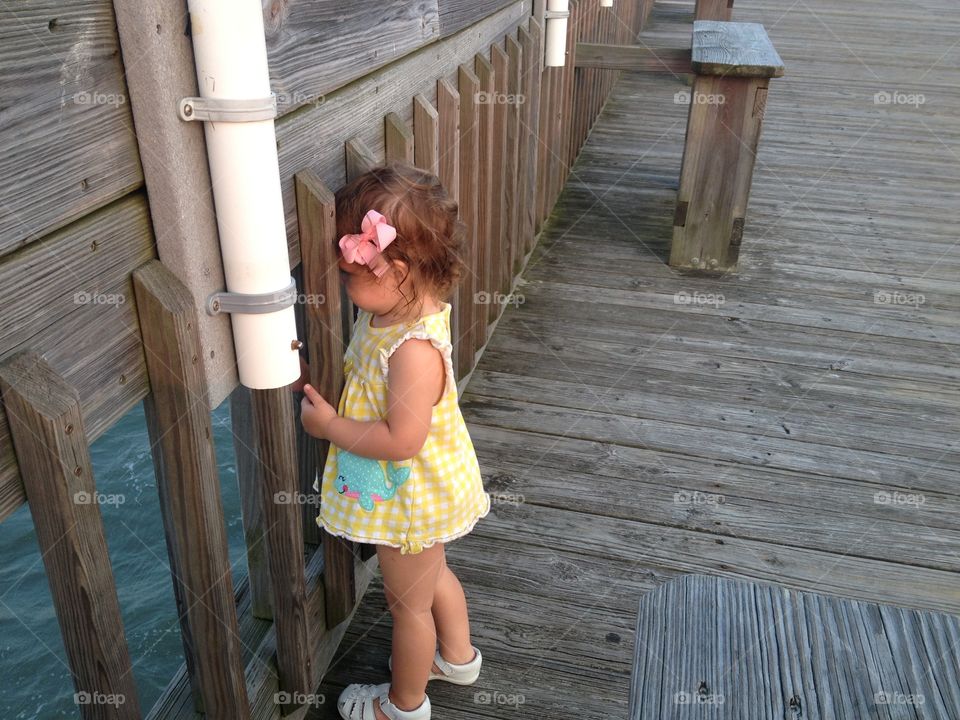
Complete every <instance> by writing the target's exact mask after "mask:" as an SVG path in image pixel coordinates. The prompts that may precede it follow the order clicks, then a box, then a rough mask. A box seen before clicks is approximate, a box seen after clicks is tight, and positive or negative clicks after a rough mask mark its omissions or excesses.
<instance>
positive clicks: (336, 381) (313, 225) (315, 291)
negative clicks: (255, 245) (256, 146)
mask: <svg viewBox="0 0 960 720" xmlns="http://www.w3.org/2000/svg"><path fill="white" fill-rule="evenodd" d="M296 182H297V213H298V215H299V217H300V243H301V251H302V253H303V271H304V291H305V292H306V293H307V296H308V297H310V296H313V297H316V298H320V297H322V298H323V302H322V303H320V302H317V303H313V304H308V305H307V308H306V311H307V315H306V317H307V333H306V337H307V361H308V363H309V365H310V383H311V384H312V385H313V386H314V387H315V388H317V390H318V391H319V393H320V394H321V395H322V396H323V397H324V398H326V400H327V402H329V403H331V404H332V405H333V406H334V407H339V406H340V395H341V393H342V392H343V383H344V377H343V332H342V323H341V317H342V315H341V306H340V278H339V273H338V266H337V252H336V246H335V245H334V241H335V240H336V232H337V224H336V202H335V199H334V195H333V193H332V192H331V191H330V190H329V189H328V188H327V187H326V186H325V185H324V184H323V182H322V181H321V180H320V178H318V177H317V175H316V174H315V173H314V172H312V171H310V170H304V171H301V172H299V173H297V176H296ZM315 443H316V445H317V450H316V452H317V459H318V462H317V466H316V472H317V486H318V487H321V484H322V481H323V477H322V476H323V468H324V466H325V464H326V458H327V454H328V453H329V451H330V443H329V442H328V441H326V440H315ZM310 484H311V485H312V484H313V483H312V480H311V483H310ZM309 492H310V497H315V498H316V499H317V502H316V503H315V504H310V505H309V507H308V510H309V512H308V516H309V517H308V518H305V519H304V522H306V523H308V526H312V529H311V532H310V534H309V535H310V536H311V537H312V536H314V532H315V533H316V534H318V535H319V534H320V528H319V526H318V524H317V515H318V512H319V494H317V493H315V492H314V491H313V489H312V487H311V488H310V490H309ZM314 529H315V530H314ZM322 544H323V558H324V566H325V569H324V590H325V606H326V607H325V625H326V627H329V628H332V627H335V626H336V625H338V624H339V623H340V622H342V621H343V619H344V618H346V617H347V616H348V615H349V614H350V613H351V612H352V611H353V607H354V605H355V603H356V591H357V588H356V578H355V576H354V548H353V544H352V543H351V542H350V541H349V540H345V539H343V538H340V537H337V536H335V535H330V534H329V533H322Z"/></svg>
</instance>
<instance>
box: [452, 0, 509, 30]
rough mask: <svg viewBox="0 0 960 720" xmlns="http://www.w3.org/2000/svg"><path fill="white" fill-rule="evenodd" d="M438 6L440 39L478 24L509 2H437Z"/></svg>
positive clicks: (484, 0)
mask: <svg viewBox="0 0 960 720" xmlns="http://www.w3.org/2000/svg"><path fill="white" fill-rule="evenodd" d="M438 4H439V6H440V37H447V36H448V35H451V34H453V33H455V32H459V31H460V30H463V29H464V28H466V27H468V26H470V25H473V24H474V23H476V22H479V21H480V20H482V19H483V18H485V17H488V16H489V15H492V14H493V13H495V12H496V11H497V10H500V9H501V8H503V7H505V6H507V5H509V4H510V0H438Z"/></svg>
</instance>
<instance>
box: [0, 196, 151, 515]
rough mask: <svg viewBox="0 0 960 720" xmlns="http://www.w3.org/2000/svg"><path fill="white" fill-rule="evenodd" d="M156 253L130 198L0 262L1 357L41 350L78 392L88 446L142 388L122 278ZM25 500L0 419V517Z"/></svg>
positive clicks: (140, 209)
mask: <svg viewBox="0 0 960 720" xmlns="http://www.w3.org/2000/svg"><path fill="white" fill-rule="evenodd" d="M155 253H156V249H155V247H154V240H153V233H152V231H151V229H150V215H149V213H148V212H147V202H146V197H145V196H143V195H142V194H141V193H134V194H132V195H131V196H129V197H126V198H124V199H122V200H119V201H117V202H116V203H113V204H111V205H109V206H107V207H105V208H102V209H100V210H97V211H96V212H94V213H92V214H90V215H89V216H87V217H85V218H83V219H82V220H79V221H77V222H75V223H72V224H71V225H69V226H67V227H65V228H63V229H62V230H59V231H57V232H55V233H53V234H51V235H49V236H47V237H45V238H44V239H43V240H40V241H38V242H36V243H31V244H30V245H29V246H27V247H25V248H23V249H21V250H19V251H17V252H16V253H13V254H11V255H8V256H6V257H5V258H3V260H2V261H0V287H2V288H3V289H4V290H3V303H2V304H3V312H2V313H0V356H6V355H8V354H12V353H13V352H16V351H17V350H20V349H26V348H31V347H32V348H36V349H37V351H38V352H41V353H42V354H43V356H44V358H45V359H46V360H47V362H49V363H50V365H51V366H53V368H54V369H55V370H56V371H57V373H59V374H60V375H62V376H63V377H64V379H65V380H66V381H67V382H68V383H69V384H70V385H71V386H73V387H74V388H76V390H77V392H78V393H79V394H80V407H81V411H82V412H83V421H84V427H85V428H86V431H87V437H88V439H89V440H90V441H91V442H93V441H94V440H96V439H97V438H98V437H100V436H101V435H102V434H103V433H104V432H105V431H106V430H107V428H109V427H110V426H111V425H113V424H114V423H115V422H116V421H117V420H119V419H120V418H121V417H123V416H124V414H126V413H127V412H128V411H129V410H130V408H132V407H134V406H135V405H137V404H138V403H139V402H140V401H141V400H142V399H143V398H144V396H145V395H146V394H147V392H148V389H149V384H148V382H147V371H146V365H145V363H144V356H143V346H142V344H141V340H140V332H139V329H138V325H137V309H136V302H135V298H134V292H133V285H132V284H131V279H130V273H132V272H133V271H134V270H135V269H136V268H137V267H139V266H140V265H143V264H144V263H146V262H149V261H150V260H151V259H152V258H154V257H156V254H155ZM25 499H26V495H25V494H24V490H23V483H22V482H21V480H20V477H19V473H18V471H17V465H16V461H15V459H14V454H13V445H12V443H11V440H10V435H9V431H8V429H7V424H6V418H5V417H3V416H2V414H0V520H3V519H4V518H6V517H7V516H9V515H10V513H12V512H13V511H14V510H16V509H17V508H18V507H19V506H20V505H21V504H22V503H23V502H24V501H25Z"/></svg>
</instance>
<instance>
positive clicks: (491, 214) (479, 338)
mask: <svg viewBox="0 0 960 720" xmlns="http://www.w3.org/2000/svg"><path fill="white" fill-rule="evenodd" d="M491 51H492V48H491ZM474 67H475V69H476V73H477V80H478V81H479V93H478V95H477V105H478V109H479V113H480V144H479V146H478V151H477V152H478V161H479V190H478V200H479V205H478V208H477V261H476V267H475V271H476V274H477V277H478V278H479V283H478V285H477V286H476V287H475V288H474V293H473V309H474V314H473V322H474V327H475V329H476V332H475V333H473V335H472V337H473V349H474V352H476V351H477V350H478V349H479V348H480V346H481V345H483V343H484V342H486V339H487V332H486V329H487V323H488V321H489V317H490V300H491V299H492V297H493V292H494V287H493V282H492V278H493V267H494V264H495V263H496V262H497V246H496V242H497V239H498V237H499V235H500V232H499V224H500V214H499V204H498V202H497V201H498V200H499V198H500V193H501V192H503V183H502V182H498V181H497V179H496V177H495V175H494V173H495V172H496V169H497V168H498V167H501V165H500V161H501V160H502V158H501V157H499V155H498V153H497V136H496V127H495V122H496V121H495V115H496V110H497V105H496V94H497V82H498V78H497V76H496V73H495V71H494V67H493V64H492V63H491V62H490V60H488V59H487V58H486V57H484V56H483V55H482V54H480V53H477V55H476V56H475V57H474Z"/></svg>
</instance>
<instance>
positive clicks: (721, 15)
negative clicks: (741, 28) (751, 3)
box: [693, 0, 733, 22]
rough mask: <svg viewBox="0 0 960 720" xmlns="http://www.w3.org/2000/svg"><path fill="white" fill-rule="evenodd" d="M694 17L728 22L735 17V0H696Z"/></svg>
mask: <svg viewBox="0 0 960 720" xmlns="http://www.w3.org/2000/svg"><path fill="white" fill-rule="evenodd" d="M693 17H694V19H695V20H721V21H724V22H727V21H729V20H731V19H732V18H733V0H696V5H695V6H694V10H693Z"/></svg>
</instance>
